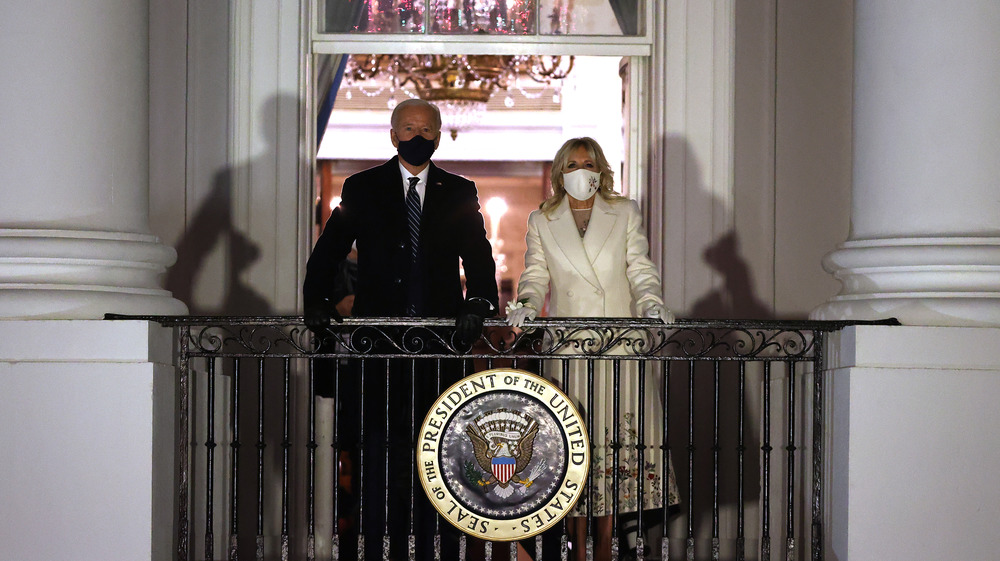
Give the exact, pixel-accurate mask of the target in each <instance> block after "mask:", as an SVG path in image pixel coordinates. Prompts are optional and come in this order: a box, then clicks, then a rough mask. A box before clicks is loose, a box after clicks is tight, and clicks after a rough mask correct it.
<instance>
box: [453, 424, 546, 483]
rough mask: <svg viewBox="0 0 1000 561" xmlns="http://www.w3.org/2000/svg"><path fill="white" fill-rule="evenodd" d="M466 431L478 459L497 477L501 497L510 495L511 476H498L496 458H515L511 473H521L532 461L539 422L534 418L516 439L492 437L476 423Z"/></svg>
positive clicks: (507, 461)
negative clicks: (495, 464)
mask: <svg viewBox="0 0 1000 561" xmlns="http://www.w3.org/2000/svg"><path fill="white" fill-rule="evenodd" d="M465 432H466V434H468V435H469V440H471V441H472V447H473V449H474V450H475V454H476V461H477V462H479V465H480V466H481V467H482V468H483V469H484V470H486V472H487V473H491V474H493V476H494V478H495V479H496V483H497V488H495V491H496V493H497V494H498V495H500V496H501V497H507V496H510V494H511V492H513V488H508V485H509V484H510V483H511V478H510V477H506V478H503V477H498V476H497V471H496V470H495V466H494V459H496V460H499V461H500V462H502V463H510V462H509V460H510V459H513V460H514V461H513V462H512V463H513V464H514V467H513V470H510V475H514V474H518V473H521V471H523V470H524V468H526V467H527V466H528V463H529V462H530V461H531V455H532V452H533V448H534V441H535V436H536V435H537V434H538V423H536V422H535V421H534V420H532V421H531V423H530V424H529V425H528V427H527V428H526V430H525V431H524V433H523V434H522V435H521V436H520V438H518V439H517V440H516V441H515V440H513V439H508V438H503V437H493V438H490V437H488V436H487V435H485V434H484V433H483V432H482V430H481V429H480V428H479V427H478V426H477V425H476V423H469V424H468V425H467V426H466V427H465ZM522 483H523V482H522Z"/></svg>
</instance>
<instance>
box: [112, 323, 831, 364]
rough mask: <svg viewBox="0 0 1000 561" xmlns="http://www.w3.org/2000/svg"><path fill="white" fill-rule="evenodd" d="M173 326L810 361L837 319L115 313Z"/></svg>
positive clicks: (547, 350)
mask: <svg viewBox="0 0 1000 561" xmlns="http://www.w3.org/2000/svg"><path fill="white" fill-rule="evenodd" d="M110 319H146V320H151V321H159V322H160V323H163V324H164V325H172V326H177V327H181V328H183V329H182V335H181V336H182V337H183V338H184V339H185V340H186V341H187V343H188V353H189V354H191V355H202V356H223V355H226V356H285V357H296V356H298V357H310V356H312V357H326V358H335V357H351V356H355V357H382V358H393V357H412V356H434V357H467V358H470V357H471V358H535V359H542V358H596V357H601V356H614V357H617V358H624V359H627V360H629V359H630V360H635V359H639V358H647V359H653V360H671V359H677V360H691V359H704V360H746V359H768V360H808V359H809V358H811V357H813V356H815V354H816V351H817V349H816V333H818V332H823V331H833V330H836V329H840V328H842V327H843V324H844V323H843V322H804V321H803V322H778V321H694V320H687V321H684V320H681V321H678V322H675V323H671V324H663V323H660V322H657V321H655V320H645V319H619V318H599V319H598V318H594V319H582V318H543V319H539V320H536V321H532V322H528V323H526V325H525V329H524V330H521V329H514V328H511V327H508V326H507V325H506V324H504V323H503V321H502V320H496V319H491V320H486V325H485V328H484V330H483V334H482V336H481V337H480V338H479V340H478V341H476V342H475V343H474V344H473V345H471V346H470V345H468V344H462V343H461V342H460V341H457V340H456V339H455V331H454V325H453V321H452V320H450V319H427V318H405V319H401V318H365V319H359V318H348V319H346V320H344V322H343V323H337V324H333V325H331V326H330V329H329V330H328V331H327V332H325V333H323V334H321V335H320V336H317V335H314V334H313V333H311V332H310V331H308V330H307V329H306V328H305V327H304V326H303V325H302V320H301V318H299V317H294V316H285V317H194V316H161V317H143V318H139V317H134V316H113V317H111V318H110Z"/></svg>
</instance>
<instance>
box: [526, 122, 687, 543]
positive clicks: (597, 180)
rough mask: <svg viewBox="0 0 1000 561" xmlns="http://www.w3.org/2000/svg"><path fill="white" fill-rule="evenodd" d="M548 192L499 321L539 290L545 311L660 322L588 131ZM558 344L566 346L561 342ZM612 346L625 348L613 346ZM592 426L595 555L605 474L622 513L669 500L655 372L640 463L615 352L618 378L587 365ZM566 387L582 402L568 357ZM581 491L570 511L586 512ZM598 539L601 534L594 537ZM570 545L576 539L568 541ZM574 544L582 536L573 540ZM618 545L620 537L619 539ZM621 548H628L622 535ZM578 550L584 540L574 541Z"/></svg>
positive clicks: (641, 257) (627, 384) (656, 292)
mask: <svg viewBox="0 0 1000 561" xmlns="http://www.w3.org/2000/svg"><path fill="white" fill-rule="evenodd" d="M551 179H552V189H553V192H554V194H553V195H552V197H550V198H549V199H548V200H546V201H545V202H544V203H542V205H541V207H540V209H539V210H536V211H534V212H532V213H531V215H530V216H529V217H528V234H527V236H526V241H527V246H528V247H527V251H526V252H525V255H524V272H523V273H522V274H521V278H520V279H519V280H518V284H517V293H518V298H519V300H518V303H517V304H514V305H512V306H508V310H507V321H508V323H509V324H511V325H513V326H516V327H520V326H521V325H522V324H523V322H524V321H525V320H531V319H534V318H535V317H536V315H537V313H538V310H540V309H541V308H542V305H543V304H544V302H545V298H546V295H548V297H549V315H551V316H555V317H646V318H659V319H661V320H663V321H665V322H667V323H669V322H672V321H673V320H674V317H673V314H672V313H670V311H669V310H667V309H666V307H665V306H664V304H663V299H662V297H661V293H662V290H661V288H660V275H659V272H658V271H657V269H656V266H655V265H654V264H653V262H652V261H650V259H649V256H648V254H649V242H648V240H647V239H646V234H645V232H644V229H643V226H642V216H641V215H640V214H639V207H638V206H637V205H636V203H635V202H634V201H632V200H629V199H627V198H625V197H622V196H621V195H619V194H618V193H616V192H615V191H614V189H613V187H614V179H613V173H612V171H611V168H610V166H609V165H608V162H607V160H606V159H605V157H604V152H603V151H602V150H601V147H600V145H598V144H597V142H596V141H595V140H593V139H591V138H587V137H584V138H574V139H571V140H568V141H567V142H566V143H565V144H563V146H562V148H560V149H559V151H558V152H557V153H556V156H555V159H554V160H553V162H552V176H551ZM567 352H573V350H572V349H569V350H568V351H567ZM618 352H619V353H626V352H628V351H627V350H625V349H619V350H618ZM546 370H547V374H546V375H547V376H549V377H551V378H552V379H553V380H555V381H557V382H558V381H561V377H562V376H561V370H560V369H559V368H546ZM594 370H595V372H594V394H593V395H595V396H598V397H596V398H595V405H594V407H593V413H594V426H593V427H592V429H591V431H590V438H591V443H592V444H593V446H594V453H593V458H592V465H591V473H592V475H593V480H594V489H593V491H592V493H591V495H590V497H591V498H590V500H591V502H592V503H593V504H592V506H591V508H592V512H593V514H594V516H597V517H600V518H598V519H597V524H598V525H597V528H598V530H597V531H596V532H595V534H596V535H595V536H594V538H595V542H596V543H595V550H596V551H595V553H596V554H597V556H598V558H602V557H604V558H606V557H607V556H608V555H609V554H610V544H609V543H608V538H609V537H610V532H611V516H610V514H611V512H612V500H613V499H612V493H613V487H612V484H613V482H612V478H611V477H610V476H611V474H613V473H627V474H629V477H628V478H624V479H622V478H620V479H619V494H618V512H619V514H624V513H628V512H635V511H636V510H638V509H639V508H640V507H641V508H642V509H643V510H648V509H655V508H658V507H661V506H662V505H663V500H664V493H666V495H667V497H666V500H667V501H668V503H667V504H669V505H675V504H677V503H679V502H680V501H679V497H678V493H677V485H676V483H675V482H674V474H673V470H672V469H671V470H670V471H669V477H668V481H667V482H666V485H664V482H663V481H662V474H663V471H662V469H661V465H662V461H661V459H660V454H659V453H658V451H659V445H660V444H661V441H662V438H663V427H662V419H661V415H660V414H659V413H660V412H662V411H663V408H662V405H661V403H660V398H659V395H660V391H661V389H662V386H661V384H662V380H661V379H658V378H656V377H654V375H653V374H652V373H651V372H650V371H651V370H653V369H648V370H647V373H646V393H645V396H646V398H645V403H644V404H643V408H644V409H645V420H644V423H643V424H644V425H645V431H644V443H645V445H646V454H645V462H644V464H645V465H644V466H643V467H642V469H641V470H636V465H637V461H638V452H637V448H636V445H637V444H638V427H637V426H636V424H637V417H636V409H637V405H636V401H637V396H638V384H639V381H638V369H637V368H636V363H635V361H622V368H621V373H620V374H621V375H620V384H619V386H618V387H615V386H614V381H613V377H612V371H611V366H610V364H609V363H608V362H607V361H598V362H596V363H595V368H594ZM569 381H570V382H569V387H568V388H567V393H568V394H569V395H571V396H573V397H574V398H575V400H576V401H577V403H578V404H580V406H581V409H582V411H586V410H587V409H588V408H589V404H588V403H587V402H586V396H587V373H586V364H585V363H583V362H582V361H575V362H574V363H573V364H572V365H571V368H570V378H569ZM616 393H617V394H618V395H619V396H620V410H619V411H620V415H619V441H620V443H621V444H622V448H621V449H620V450H619V459H618V460H619V461H618V464H619V465H618V466H615V465H614V462H613V456H612V454H613V451H612V448H611V444H612V442H611V441H612V435H613V434H614V427H615V423H614V418H613V415H612V411H613V409H612V407H613V403H612V399H613V397H612V396H614V395H615V394H616ZM637 480H641V481H643V482H644V486H643V489H644V491H643V492H644V496H643V504H642V505H639V504H638V492H637V489H636V481H637ZM587 500H588V497H587V496H585V497H584V498H583V499H581V501H580V502H579V503H578V504H577V506H576V507H575V508H574V510H573V512H572V513H571V514H570V515H571V516H575V517H579V516H585V515H586V514H587V505H586V502H587ZM582 522H583V520H582V519H580V518H575V519H571V520H570V524H571V531H573V530H572V529H573V527H574V526H576V527H577V528H576V530H575V531H574V534H575V536H576V537H577V538H579V536H581V535H582V531H583V524H582ZM602 542H603V543H602ZM577 543H578V544H579V543H580V542H579V541H577ZM581 545H582V544H581ZM623 545H625V544H623ZM627 547H632V544H628V545H627ZM576 550H577V553H578V555H581V556H582V554H583V553H584V548H583V547H581V546H578V547H576Z"/></svg>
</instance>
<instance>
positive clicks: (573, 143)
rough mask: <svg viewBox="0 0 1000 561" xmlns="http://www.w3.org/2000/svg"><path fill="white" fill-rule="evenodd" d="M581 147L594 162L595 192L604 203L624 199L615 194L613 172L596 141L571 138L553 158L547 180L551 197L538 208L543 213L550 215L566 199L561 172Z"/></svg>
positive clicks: (587, 137)
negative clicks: (599, 178) (550, 187)
mask: <svg viewBox="0 0 1000 561" xmlns="http://www.w3.org/2000/svg"><path fill="white" fill-rule="evenodd" d="M581 146H583V147H584V148H585V149H586V150H587V155H588V156H590V159H591V160H593V161H594V164H595V165H596V166H597V171H598V172H599V173H600V174H601V181H600V188H599V189H598V190H597V192H598V193H599V194H600V195H601V197H603V198H604V200H606V201H613V200H615V199H621V198H624V197H622V196H621V195H619V194H618V193H616V192H615V177H614V175H615V172H614V171H613V170H612V169H611V166H610V165H609V164H608V159H607V158H605V157H604V150H601V145H600V144H598V143H597V141H596V140H594V139H593V138H590V137H589V136H582V137H580V138H571V139H569V140H567V141H566V142H565V143H563V145H562V147H561V148H559V151H558V152H556V156H555V158H553V159H552V172H551V174H550V176H549V178H550V179H551V181H552V196H551V197H549V198H548V199H546V200H545V202H543V203H542V204H541V206H540V207H539V208H540V209H541V210H542V212H543V213H545V214H547V215H548V214H551V213H552V211H553V210H555V208H556V207H557V206H559V203H561V202H562V200H563V198H564V197H566V187H565V186H564V185H563V170H564V169H566V162H567V161H568V160H569V157H570V154H572V153H573V152H574V151H575V150H576V149H577V148H579V147H581Z"/></svg>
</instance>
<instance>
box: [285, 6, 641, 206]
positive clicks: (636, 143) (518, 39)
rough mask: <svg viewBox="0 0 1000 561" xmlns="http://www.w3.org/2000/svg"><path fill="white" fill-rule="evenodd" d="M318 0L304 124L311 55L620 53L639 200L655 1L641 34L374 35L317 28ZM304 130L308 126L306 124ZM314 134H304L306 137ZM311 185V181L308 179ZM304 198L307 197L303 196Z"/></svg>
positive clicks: (632, 176) (628, 179) (311, 109)
mask: <svg viewBox="0 0 1000 561" xmlns="http://www.w3.org/2000/svg"><path fill="white" fill-rule="evenodd" d="M322 2H323V0H313V1H312V2H310V8H311V13H310V18H309V21H310V22H311V23H310V25H309V29H310V30H311V34H310V40H309V42H310V45H309V47H310V48H309V51H308V52H309V55H310V56H308V57H307V59H308V63H307V68H306V71H305V72H304V74H305V76H306V80H307V81H306V84H307V86H306V87H305V88H304V92H303V93H304V94H305V95H306V97H307V107H308V118H309V121H307V122H309V123H315V122H316V111H317V109H318V108H317V107H316V101H317V100H314V99H312V91H313V89H314V86H313V84H314V80H315V76H314V75H313V71H312V69H313V67H314V64H313V60H312V59H313V57H312V56H311V55H317V54H344V53H350V54H353V53H371V54H460V55H532V54H537V55H578V56H622V57H625V56H627V57H630V58H631V65H632V66H631V71H630V72H629V74H628V76H629V81H628V83H627V84H626V86H625V87H626V88H627V89H628V91H629V94H630V95H629V99H630V101H631V103H632V106H631V107H630V110H629V111H627V112H626V113H625V115H624V116H623V118H627V119H628V122H626V123H625V128H626V131H627V134H626V135H625V153H626V159H625V163H624V165H625V173H624V177H623V180H624V182H625V184H624V185H623V186H622V188H623V189H624V190H626V192H627V193H629V196H630V197H632V198H634V199H636V200H638V201H639V202H640V204H642V203H644V199H645V196H646V195H647V193H646V190H647V189H646V183H647V178H646V177H645V174H644V173H642V170H644V169H646V153H647V150H646V146H647V139H648V138H649V119H648V118H646V116H648V115H649V109H648V105H649V99H650V98H649V96H648V95H643V93H642V92H643V91H644V90H645V85H646V84H647V83H648V76H647V74H648V69H649V67H650V61H649V58H650V57H651V56H652V55H653V27H654V25H653V22H654V12H653V5H654V4H656V0H646V2H645V11H644V13H643V14H640V15H641V25H642V29H643V30H644V31H645V34H644V35H638V36H632V37H625V36H607V35H601V36H594V35H517V36H512V35H427V34H406V33H393V34H377V33H324V32H321V30H320V23H319V22H321V21H322V18H320V17H319V15H320V14H321V13H322V12H321V10H322V6H321V3H322ZM307 129H308V127H307ZM313 134H314V133H313V132H312V131H309V132H307V134H306V136H307V137H311V136H312V135H313ZM306 142H307V144H306V145H307V146H314V145H315V143H314V138H307V140H306ZM315 159H316V155H315V150H313V151H312V153H311V154H310V156H309V167H310V169H312V170H315V167H316V161H315ZM307 184H308V185H310V186H311V185H312V182H311V181H310V182H308V183H307ZM307 199H308V198H307Z"/></svg>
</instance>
